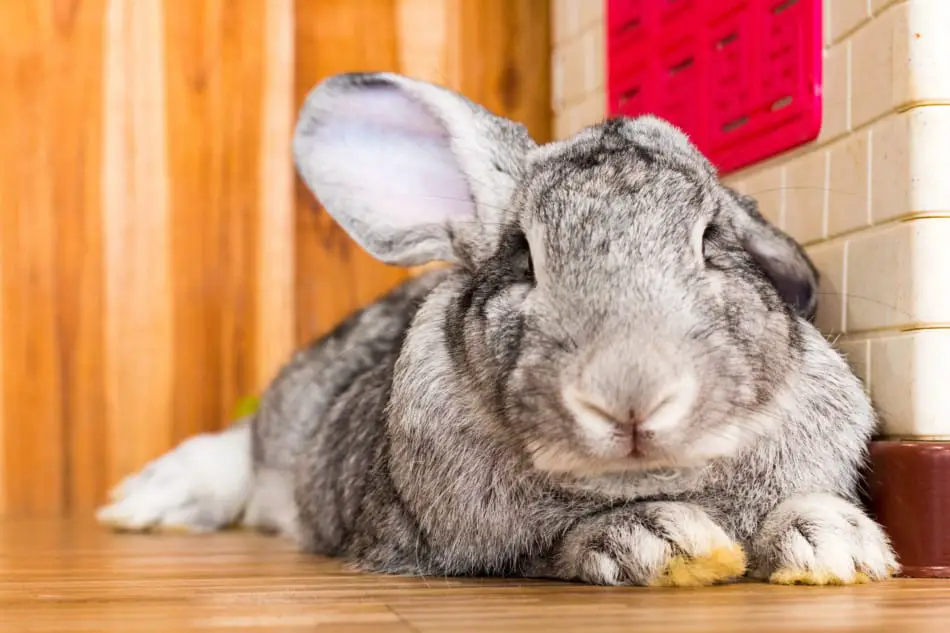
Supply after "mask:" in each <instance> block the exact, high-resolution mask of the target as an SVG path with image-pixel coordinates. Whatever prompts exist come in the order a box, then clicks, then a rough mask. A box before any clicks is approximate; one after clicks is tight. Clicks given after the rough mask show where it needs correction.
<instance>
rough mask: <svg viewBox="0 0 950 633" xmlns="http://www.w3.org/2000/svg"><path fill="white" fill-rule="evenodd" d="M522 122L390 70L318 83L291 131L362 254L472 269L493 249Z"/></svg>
mask: <svg viewBox="0 0 950 633" xmlns="http://www.w3.org/2000/svg"><path fill="white" fill-rule="evenodd" d="M532 147H534V143H533V141H532V140H531V139H530V137H529V136H528V134H527V132H526V131H525V129H524V128H523V127H522V126H520V125H517V124H515V123H513V122H511V121H508V120H507V119H503V118H501V117H498V116H495V115H493V114H492V113H490V112H488V111H487V110H485V109H484V108H482V107H481V106H478V105H476V104H474V103H472V102H471V101H469V100H467V99H465V98H464V97H462V96H461V95H459V94H456V93H454V92H451V91H449V90H447V89H444V88H441V87H438V86H435V85H432V84H428V83H425V82H421V81H416V80H412V79H409V78H407V77H403V76H400V75H395V74H389V73H353V74H345V75H336V76H334V77H331V78H330V79H327V80H325V81H323V82H322V83H321V84H319V85H318V86H317V87H316V88H314V89H313V91H312V92H311V93H310V95H309V96H308V97H307V101H306V103H305V104H304V106H303V109H302V110H301V113H300V118H299V121H298V123H297V127H296V130H295V132H294V141H293V149H294V158H295V161H296V165H297V170H298V171H299V173H300V175H301V177H302V179H303V181H304V182H305V183H306V185H307V186H308V187H309V188H310V190H311V191H312V192H313V193H314V195H315V196H316V197H317V199H318V200H319V201H320V203H321V204H322V205H323V206H324V208H326V210H327V212H328V213H329V214H330V215H331V216H332V217H333V218H334V219H335V220H336V221H337V222H338V223H339V224H340V225H341V226H342V227H343V228H344V229H345V230H346V231H347V233H349V235H350V236H351V237H352V238H353V239H354V240H356V242H357V243H359V244H360V246H362V247H363V248H364V249H366V251H367V252H369V253H370V254H371V255H373V256H374V257H376V258H377V259H379V260H381V261H383V262H386V263H389V264H398V265H405V266H410V265H417V264H422V263H425V262H429V261H436V260H441V261H451V262H461V263H463V264H468V265H472V264H476V263H477V262H478V260H479V259H480V258H482V257H486V256H487V254H488V253H489V252H490V251H492V250H494V243H495V242H496V241H497V235H498V233H499V232H500V226H501V225H502V224H503V222H504V220H505V219H506V218H505V216H506V215H507V211H506V209H507V207H508V204H509V201H510V198H511V194H512V192H513V190H514V188H515V186H516V184H517V182H518V181H519V179H520V178H521V173H522V170H523V168H524V167H523V164H524V161H523V159H524V155H525V153H526V152H527V151H528V150H529V149H531V148H532Z"/></svg>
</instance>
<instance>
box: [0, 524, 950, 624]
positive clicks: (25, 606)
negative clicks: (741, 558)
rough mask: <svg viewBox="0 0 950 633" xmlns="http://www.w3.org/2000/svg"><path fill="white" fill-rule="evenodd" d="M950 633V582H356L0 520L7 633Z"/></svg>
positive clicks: (151, 541) (367, 578)
mask: <svg viewBox="0 0 950 633" xmlns="http://www.w3.org/2000/svg"><path fill="white" fill-rule="evenodd" d="M215 630H220V631H224V630H227V631H248V632H254V631H268V632H271V633H278V632H282V631H340V632H357V631H359V632H363V631H366V632H376V633H389V632H393V633H395V632H397V631H400V632H403V631H426V632H429V631H431V632H433V633H436V632H438V633H442V632H445V633H452V632H455V631H537V632H542V631H581V632H584V633H587V632H594V631H618V632H619V631H623V632H624V633H635V632H641V631H663V632H665V633H674V632H676V631H722V632H729V633H738V632H741V631H749V632H755V633H764V632H769V633H773V632H778V631H808V632H814V631H836V632H844V631H896V632H897V633H913V632H918V631H935V632H936V631H941V632H946V631H950V581H948V582H941V581H910V580H904V581H894V582H890V583H886V584H879V585H871V586H859V587H840V588H820V589H819V588H811V587H799V588H795V587H771V586H765V585H760V584H752V583H745V584H740V585H734V586H727V587H715V588H710V589H702V590H652V589H651V590H647V589H629V588H623V589H602V588H597V587H583V586H577V585H570V584H559V583H542V582H528V581H508V582H499V581H493V582H489V581H477V580H455V579H451V580H447V579H441V578H387V577H378V576H372V575H360V574H353V573H348V572H346V571H345V570H343V569H342V568H341V567H340V566H339V565H338V564H337V563H335V562H333V561H327V560H322V559H315V558H309V557H305V556H301V555H298V554H296V553H295V552H294V551H293V549H292V548H291V547H289V546H288V545H287V544H286V543H283V542H281V541H278V540H276V539H270V538H266V537H262V536H257V535H253V534H243V533H228V534H218V535H213V536H207V537H189V536H177V535H162V536H157V535H156V536H133V535H113V534H109V533H107V532H104V531H102V530H100V529H99V528H96V527H94V526H92V525H82V526H80V525H76V524H70V523H65V522H29V523H26V522H20V523H15V522H8V523H0V631H17V632H20V631H63V632H67V631H68V632H80V631H82V632H86V631H110V632H113V631H114V632H117V633H118V632H122V633H133V632H136V631H156V632H157V631H161V632H162V633H179V632H187V631H215Z"/></svg>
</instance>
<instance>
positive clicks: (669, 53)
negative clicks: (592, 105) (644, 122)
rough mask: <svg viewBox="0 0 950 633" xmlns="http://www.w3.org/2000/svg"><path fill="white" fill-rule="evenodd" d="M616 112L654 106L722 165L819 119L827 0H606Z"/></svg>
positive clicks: (809, 133) (743, 161)
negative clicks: (823, 19) (823, 9)
mask: <svg viewBox="0 0 950 633" xmlns="http://www.w3.org/2000/svg"><path fill="white" fill-rule="evenodd" d="M606 39H607V66H608V69H607V92H608V95H607V104H608V105H607V107H608V114H610V115H626V116H635V115H638V114H645V113H652V114H656V115H658V116H661V117H663V118H665V119H667V120H669V121H670V122H672V123H674V124H676V125H677V126H679V127H680V128H682V129H683V130H684V131H685V132H687V133H688V134H689V135H690V137H691V138H692V139H693V141H694V142H695V143H696V144H697V145H698V146H699V148H700V149H701V150H702V151H703V152H704V153H705V154H706V155H707V156H709V158H710V160H712V161H713V163H715V164H716V166H717V167H718V168H719V169H720V170H721V171H722V172H729V171H733V170H736V169H738V168H740V167H744V166H746V165H749V164H750V163H754V162H757V161H760V160H762V159H765V158H768V157H769V156H772V155H774V154H777V153H779V152H782V151H785V150H787V149H790V148H792V147H795V146H797V145H801V144H802V143H805V142H807V141H810V140H812V139H814V138H815V137H816V136H818V132H819V129H820V127H821V79H822V77H821V61H822V44H821V0H607V38H606Z"/></svg>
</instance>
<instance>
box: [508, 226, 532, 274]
mask: <svg viewBox="0 0 950 633" xmlns="http://www.w3.org/2000/svg"><path fill="white" fill-rule="evenodd" d="M511 265H512V269H513V270H514V272H515V274H516V275H517V276H518V279H519V280H521V281H525V282H528V283H534V262H533V261H532V259H531V249H530V247H529V246H528V238H526V237H525V236H524V233H521V234H519V236H518V240H517V246H516V248H515V249H514V253H513V257H512V260H511Z"/></svg>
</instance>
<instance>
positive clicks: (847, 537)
mask: <svg viewBox="0 0 950 633" xmlns="http://www.w3.org/2000/svg"><path fill="white" fill-rule="evenodd" d="M752 555H753V559H754V565H753V572H752V573H753V575H754V576H756V577H759V578H763V579H766V578H767V579H768V580H769V582H772V583H776V584H782V585H852V584H858V583H866V582H871V581H875V580H883V579H885V578H888V577H890V576H891V575H893V574H895V573H897V571H898V570H899V566H898V564H897V560H896V558H895V557H894V551H893V550H892V549H891V545H890V542H889V541H888V538H887V536H886V535H885V534H884V530H882V529H881V527H880V526H879V525H878V524H877V523H875V522H874V521H872V520H871V519H870V518H869V517H868V516H867V515H866V514H865V513H864V512H863V511H862V510H861V509H860V508H858V507H857V506H855V505H854V504H852V503H850V502H848V501H845V500H844V499H842V498H841V497H838V496H836V495H831V494H809V495H800V496H797V497H793V498H791V499H788V500H787V501H785V502H783V503H781V504H780V505H778V506H777V507H776V508H775V509H774V510H772V512H770V513H769V515H768V516H767V517H766V518H765V521H763V523H762V527H761V528H760V530H759V533H758V534H757V535H756V537H755V540H754V542H753V546H752Z"/></svg>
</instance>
